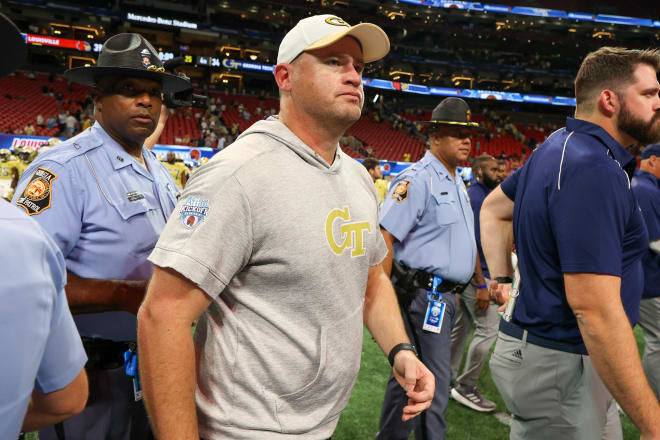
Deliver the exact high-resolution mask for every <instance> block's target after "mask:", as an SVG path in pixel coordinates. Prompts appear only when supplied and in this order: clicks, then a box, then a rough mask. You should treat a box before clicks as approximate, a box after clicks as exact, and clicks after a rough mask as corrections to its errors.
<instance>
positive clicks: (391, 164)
mask: <svg viewBox="0 0 660 440" xmlns="http://www.w3.org/2000/svg"><path fill="white" fill-rule="evenodd" d="M355 160H357V161H358V162H360V163H362V160H363V159H355ZM379 162H380V170H381V171H382V172H383V176H392V177H394V176H397V175H398V174H399V173H401V172H403V171H404V170H405V169H406V168H408V167H409V166H411V165H412V164H413V163H414V162H398V161H390V160H379ZM456 172H457V173H458V174H459V175H460V176H461V178H462V179H463V180H464V181H466V182H469V181H470V180H472V168H471V167H458V168H456Z"/></svg>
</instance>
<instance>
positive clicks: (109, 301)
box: [65, 272, 147, 314]
mask: <svg viewBox="0 0 660 440" xmlns="http://www.w3.org/2000/svg"><path fill="white" fill-rule="evenodd" d="M146 287H147V281H129V280H99V279H93V278H81V277H79V276H77V275H74V274H73V273H71V272H67V284H66V287H65V291H66V298H67V301H68V302H69V308H70V309H71V313H73V314H77V313H98V312H117V311H125V312H130V313H133V314H137V310H138V308H139V307H140V303H141V302H142V299H143V298H144V294H145V291H146Z"/></svg>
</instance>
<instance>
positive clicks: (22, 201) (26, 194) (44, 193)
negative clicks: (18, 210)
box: [16, 167, 57, 215]
mask: <svg viewBox="0 0 660 440" xmlns="http://www.w3.org/2000/svg"><path fill="white" fill-rule="evenodd" d="M55 179H57V176H56V175H55V173H53V172H52V171H50V170H47V169H46V168H41V167H39V168H37V171H35V172H34V174H33V175H32V177H31V178H30V181H29V182H28V184H27V186H26V187H25V189H24V190H23V194H21V196H20V197H19V198H18V200H17V201H16V205H18V206H22V207H23V208H24V209H25V212H27V214H28V215H35V214H39V213H41V212H43V211H44V210H46V209H48V208H50V200H51V194H52V189H53V180H55Z"/></svg>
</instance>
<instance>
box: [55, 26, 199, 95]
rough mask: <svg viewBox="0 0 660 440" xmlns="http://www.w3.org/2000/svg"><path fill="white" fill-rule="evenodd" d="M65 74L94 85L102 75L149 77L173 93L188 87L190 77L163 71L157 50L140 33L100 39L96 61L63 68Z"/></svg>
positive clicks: (80, 81) (87, 84)
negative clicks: (92, 63)
mask: <svg viewBox="0 0 660 440" xmlns="http://www.w3.org/2000/svg"><path fill="white" fill-rule="evenodd" d="M64 76H65V78H67V79H69V80H71V81H73V82H77V83H79V84H84V85H86V86H90V87H96V84H97V83H98V81H99V80H100V79H101V78H103V77H106V76H120V77H121V76H126V77H132V78H147V79H153V80H155V81H158V82H160V83H161V85H162V87H163V92H164V93H175V92H180V91H182V90H186V89H189V88H191V87H192V85H191V84H190V81H188V80H186V79H184V78H181V77H179V76H177V75H173V74H171V73H167V72H165V68H164V67H163V62H162V61H161V60H160V58H159V57H158V52H156V49H154V47H153V46H152V45H151V43H149V42H148V41H147V40H146V39H145V38H144V37H143V36H142V35H140V34H128V33H126V34H117V35H114V36H112V37H110V38H108V39H107V40H106V42H105V43H103V48H102V49H101V53H100V54H99V58H98V60H97V62H96V65H94V66H89V67H76V68H73V69H69V70H67V71H66V72H64Z"/></svg>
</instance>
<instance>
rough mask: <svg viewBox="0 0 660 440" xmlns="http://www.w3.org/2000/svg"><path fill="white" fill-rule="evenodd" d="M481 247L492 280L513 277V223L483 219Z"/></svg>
mask: <svg viewBox="0 0 660 440" xmlns="http://www.w3.org/2000/svg"><path fill="white" fill-rule="evenodd" d="M481 246H482V249H483V251H484V257H485V258H486V265H487V266H488V272H490V276H491V279H493V278H495V277H501V276H509V277H510V276H512V275H513V265H512V264H511V252H512V250H513V223H512V222H510V221H504V220H498V219H495V218H489V217H485V218H484V217H483V216H482V217H481Z"/></svg>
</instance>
